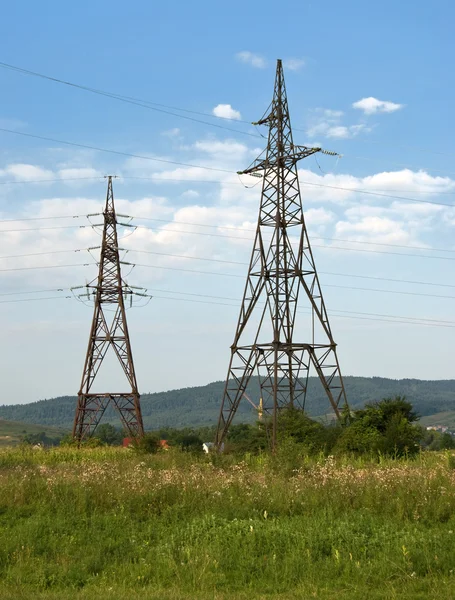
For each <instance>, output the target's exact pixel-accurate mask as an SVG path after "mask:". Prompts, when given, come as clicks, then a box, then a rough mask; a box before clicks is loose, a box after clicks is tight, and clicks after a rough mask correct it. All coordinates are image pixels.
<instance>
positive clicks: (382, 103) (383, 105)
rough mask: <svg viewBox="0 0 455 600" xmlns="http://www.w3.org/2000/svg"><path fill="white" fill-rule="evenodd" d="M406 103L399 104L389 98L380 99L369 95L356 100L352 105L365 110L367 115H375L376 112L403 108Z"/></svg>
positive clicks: (390, 111)
mask: <svg viewBox="0 0 455 600" xmlns="http://www.w3.org/2000/svg"><path fill="white" fill-rule="evenodd" d="M403 106H404V104H397V103H396V102H390V101H388V100H378V99H377V98H373V96H369V97H368V98H362V99H361V100H358V101H357V102H354V103H353V105H352V107H353V108H356V109H358V110H361V111H363V112H364V113H365V114H366V115H374V114H376V113H392V112H395V111H397V110H400V109H401V108H403Z"/></svg>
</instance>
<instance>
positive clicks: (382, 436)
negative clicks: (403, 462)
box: [337, 396, 423, 456]
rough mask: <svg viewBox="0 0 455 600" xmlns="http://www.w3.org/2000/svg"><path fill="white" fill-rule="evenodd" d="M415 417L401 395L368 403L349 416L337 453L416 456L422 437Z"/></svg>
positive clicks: (410, 406) (409, 404) (408, 403)
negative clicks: (349, 422) (349, 419)
mask: <svg viewBox="0 0 455 600" xmlns="http://www.w3.org/2000/svg"><path fill="white" fill-rule="evenodd" d="M418 418H419V417H418V415H417V414H416V413H415V412H414V410H413V408H412V404H411V403H410V402H407V401H406V399H405V398H404V397H402V396H396V397H395V398H384V399H383V400H381V401H379V402H374V403H372V404H367V405H366V406H365V408H363V409H361V410H358V411H356V412H355V413H354V414H353V415H352V416H351V424H350V425H349V426H348V427H346V428H345V429H344V430H343V432H342V433H341V435H340V438H339V440H338V443H337V449H338V450H339V451H349V452H356V453H365V452H373V453H378V452H381V453H383V454H387V455H389V456H403V455H404V454H415V453H416V452H418V451H419V441H420V440H421V439H422V437H423V431H422V429H421V427H419V426H418V425H416V424H415V422H416V421H417V420H418Z"/></svg>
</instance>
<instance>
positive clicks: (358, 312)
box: [146, 287, 455, 325]
mask: <svg viewBox="0 0 455 600" xmlns="http://www.w3.org/2000/svg"><path fill="white" fill-rule="evenodd" d="M146 289H147V291H149V292H159V293H164V294H179V295H184V296H197V297H199V298H212V299H216V300H229V301H232V302H236V304H235V305H231V304H230V305H229V306H238V305H239V303H240V302H241V299H240V298H230V297H227V296H213V295H208V294H195V293H190V292H179V291H176V290H161V289H156V288H153V287H152V288H146ZM155 297H157V296H154V298H155ZM333 310H334V311H335V312H341V313H349V314H355V315H366V316H373V317H387V318H390V319H408V320H411V321H429V322H435V323H448V324H452V325H455V321H447V320H442V319H431V318H430V319H429V318H426V317H407V316H404V315H388V314H382V313H368V312H360V311H350V310H341V309H333Z"/></svg>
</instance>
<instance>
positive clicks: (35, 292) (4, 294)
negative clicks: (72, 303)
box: [0, 288, 70, 296]
mask: <svg viewBox="0 0 455 600" xmlns="http://www.w3.org/2000/svg"><path fill="white" fill-rule="evenodd" d="M69 291H70V288H52V289H47V290H30V291H25V292H24V291H22V292H3V293H1V294H0V296H22V295H23V294H48V293H49V292H69Z"/></svg>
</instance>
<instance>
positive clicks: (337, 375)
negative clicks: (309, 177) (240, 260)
mask: <svg viewBox="0 0 455 600" xmlns="http://www.w3.org/2000/svg"><path fill="white" fill-rule="evenodd" d="M254 125H268V127H269V136H268V145H267V152H266V157H265V158H264V159H261V158H258V159H256V160H255V161H254V162H253V163H252V165H251V166H250V167H249V168H247V169H245V170H244V171H241V172H239V174H240V175H241V174H249V175H253V176H256V177H262V178H263V184H262V195H261V204H260V210H259V219H258V224H257V229H256V236H255V241H254V247H253V252H252V255H251V260H250V265H249V270H248V276H247V281H246V286H245V292H244V295H243V301H242V306H241V309H240V316H239V320H238V323H237V329H236V332H235V337H234V343H233V344H232V346H231V360H230V364H229V369H228V374H227V379H226V385H225V389H224V394H223V399H222V404H221V410H220V416H219V421H218V428H217V434H216V444H217V447H218V448H220V447H221V445H222V443H223V441H224V439H225V437H226V435H227V433H228V430H229V427H230V425H231V423H232V420H233V418H234V416H235V413H236V411H237V408H238V406H239V403H240V400H241V398H242V396H243V395H244V394H245V391H246V389H247V386H248V383H249V381H250V378H251V377H252V375H253V374H254V373H255V372H257V375H258V377H259V384H260V388H261V397H262V399H263V410H264V414H265V415H269V417H271V420H272V449H275V448H276V444H277V419H278V413H279V411H280V410H282V409H285V408H288V407H296V408H302V409H303V408H304V407H305V400H306V395H307V386H308V375H309V370H310V367H311V365H313V366H314V368H315V370H316V373H317V375H318V376H319V379H320V382H321V384H322V386H323V388H324V390H325V392H326V394H327V398H328V401H329V403H330V405H331V407H332V409H333V411H334V413H335V415H336V416H337V417H338V418H339V416H340V411H339V406H340V403H346V404H347V401H346V393H345V389H344V384H343V379H342V376H341V371H340V367H339V364H338V357H337V352H336V344H335V342H334V339H333V336H332V331H331V329H330V324H329V319H328V316H327V311H326V307H325V303H324V299H323V296H322V291H321V287H320V284H319V279H318V275H317V272H316V266H315V263H314V258H313V253H312V251H311V246H310V242H309V239H308V233H307V229H306V225H305V219H304V215H303V208H302V200H301V197H300V186H299V179H298V172H297V162H298V161H299V160H301V159H303V158H306V157H308V156H311V155H312V154H315V153H316V152H322V153H324V154H330V155H335V153H334V152H328V151H326V150H322V149H321V148H307V147H305V146H295V145H294V143H293V138H292V131H291V122H290V118H289V110H288V102H287V96H286V87H285V83H284V77H283V67H282V64H281V60H278V62H277V70H276V79H275V89H274V95H273V100H272V104H271V108H270V112H268V113H267V114H266V115H265V116H264V117H263V118H262V119H261V120H260V121H258V122H257V123H254ZM299 295H300V296H304V297H306V299H307V301H309V308H310V309H311V311H312V313H313V315H314V317H313V318H314V320H315V322H316V324H317V325H318V331H317V339H318V341H315V334H314V333H313V334H312V327H311V323H308V331H307V333H306V337H307V341H304V340H302V341H300V340H299V341H296V340H295V337H296V335H300V332H298V331H296V320H297V316H298V314H300V313H299V312H298V311H297V305H298V300H299ZM259 300H263V301H264V304H261V303H259ZM313 329H314V328H313Z"/></svg>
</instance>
